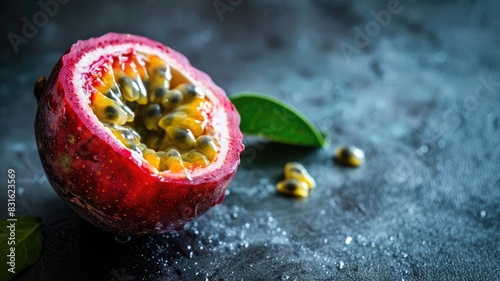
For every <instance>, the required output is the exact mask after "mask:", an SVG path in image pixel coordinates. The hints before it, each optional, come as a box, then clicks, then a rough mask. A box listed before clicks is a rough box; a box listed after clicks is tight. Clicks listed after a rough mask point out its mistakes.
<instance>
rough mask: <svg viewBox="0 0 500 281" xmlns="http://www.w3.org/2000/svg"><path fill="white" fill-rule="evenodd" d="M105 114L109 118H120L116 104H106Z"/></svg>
mask: <svg viewBox="0 0 500 281" xmlns="http://www.w3.org/2000/svg"><path fill="white" fill-rule="evenodd" d="M104 115H105V116H106V118H108V119H109V120H112V121H113V120H116V119H118V110H116V108H115V107H114V106H111V105H109V106H106V107H105V108H104Z"/></svg>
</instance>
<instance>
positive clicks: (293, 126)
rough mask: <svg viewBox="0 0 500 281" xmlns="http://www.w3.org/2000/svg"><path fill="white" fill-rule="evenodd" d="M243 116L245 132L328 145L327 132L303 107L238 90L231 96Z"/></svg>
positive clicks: (291, 141) (282, 140)
mask: <svg viewBox="0 0 500 281" xmlns="http://www.w3.org/2000/svg"><path fill="white" fill-rule="evenodd" d="M230 100H231V102H232V103H233V104H234V106H235V107H236V109H237V110H238V112H239V114H240V116H241V124H240V129H241V131H242V132H243V133H244V134H248V135H256V136H261V137H264V138H266V139H269V140H271V141H275V142H280V143H286V144H293V145H302V146H325V145H326V144H327V141H326V139H325V136H324V135H323V134H322V133H321V132H320V131H319V130H318V128H316V126H314V124H313V123H312V122H311V121H309V119H307V117H305V116H304V114H302V113H301V112H300V111H298V110H297V109H295V108H293V107H292V106H290V105H288V104H286V103H284V102H282V101H280V100H278V99H275V98H272V97H269V96H267V95H263V94H259V93H251V92H247V93H239V94H236V95H233V96H231V97H230Z"/></svg>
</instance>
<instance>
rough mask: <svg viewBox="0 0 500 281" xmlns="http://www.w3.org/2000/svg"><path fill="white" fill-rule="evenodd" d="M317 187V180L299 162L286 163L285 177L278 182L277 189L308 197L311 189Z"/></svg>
mask: <svg viewBox="0 0 500 281" xmlns="http://www.w3.org/2000/svg"><path fill="white" fill-rule="evenodd" d="M314 187H316V181H315V180H314V179H313V177H311V175H309V173H308V172H307V170H306V168H304V166H302V164H300V163H297V162H289V163H287V164H286V165H285V179H284V180H282V181H280V182H278V184H277V185H276V190H277V191H278V192H279V193H282V194H286V195H292V196H297V197H303V198H305V197H308V196H309V190H310V189H313V188H314Z"/></svg>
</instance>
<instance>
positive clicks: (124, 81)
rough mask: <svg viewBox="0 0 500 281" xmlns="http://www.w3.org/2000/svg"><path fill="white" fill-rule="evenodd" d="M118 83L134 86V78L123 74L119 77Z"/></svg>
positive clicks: (123, 85)
mask: <svg viewBox="0 0 500 281" xmlns="http://www.w3.org/2000/svg"><path fill="white" fill-rule="evenodd" d="M118 84H120V85H121V86H122V87H127V86H128V87H130V86H132V78H130V77H128V76H122V77H120V78H118Z"/></svg>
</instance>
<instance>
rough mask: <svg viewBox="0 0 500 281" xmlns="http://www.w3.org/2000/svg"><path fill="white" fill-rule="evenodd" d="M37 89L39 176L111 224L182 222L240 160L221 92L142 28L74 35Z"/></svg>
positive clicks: (161, 228) (132, 231)
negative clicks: (88, 36)
mask: <svg viewBox="0 0 500 281" xmlns="http://www.w3.org/2000/svg"><path fill="white" fill-rule="evenodd" d="M160 92H161V93H160ZM35 96H36V97H37V99H38V110H37V114H36V118H35V134H36V140H37V145H38V150H39V154H40V158H41V161H42V164H43V167H44V169H45V172H46V174H47V178H48V179H49V181H50V183H51V184H52V186H53V188H54V189H55V191H56V192H57V193H58V194H59V195H60V196H61V197H63V198H64V199H65V200H66V201H67V202H68V203H69V204H70V205H71V206H72V207H73V209H75V210H76V211H77V212H78V213H79V214H80V215H81V216H82V217H83V218H85V219H86V220H88V221H89V222H91V223H93V224H95V225H96V226H98V227H100V228H101V229H103V230H106V231H109V232H113V233H116V234H120V235H143V234H151V233H161V232H165V231H169V230H172V229H175V228H179V227H182V226H183V225H184V224H185V223H186V222H188V221H191V220H193V219H195V218H196V217H198V216H200V215H201V214H203V213H205V212H206V211H207V210H208V209H209V208H211V207H212V206H214V205H216V204H218V203H221V202H222V200H223V198H224V194H225V191H226V188H227V186H228V185H229V183H230V182H231V179H232V178H233V176H234V174H235V173H236V170H237V167H238V165H239V162H240V153H241V151H242V150H243V145H242V134H241V132H240V130H239V122H240V117H239V115H238V113H237V112H236V110H235V108H234V106H233V105H232V104H231V102H230V101H229V100H228V98H227V96H226V94H225V93H224V91H223V90H222V89H221V88H219V87H218V86H216V85H215V84H214V83H213V81H212V80H211V79H210V77H209V76H208V75H206V74H205V73H203V72H200V71H199V70H197V69H195V68H194V67H192V66H191V65H190V64H189V62H188V60H187V59H186V58H185V57H184V56H183V55H182V54H180V53H178V52H176V51H174V50H172V49H170V48H168V47H166V46H164V45H162V44H160V43H158V42H155V41H152V40H150V39H147V38H144V37H139V36H134V35H129V34H114V33H110V34H106V35H104V36H102V37H99V38H91V39H89V40H86V41H79V42H77V43H76V44H74V45H73V46H72V47H71V48H70V49H69V50H68V52H67V53H66V54H65V55H63V57H62V58H61V59H60V60H59V62H58V63H57V64H56V66H55V67H54V69H53V71H52V73H51V75H50V77H49V78H48V79H47V80H45V79H44V77H41V78H40V79H39V81H37V83H36V85H35ZM179 97H180V98H179Z"/></svg>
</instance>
